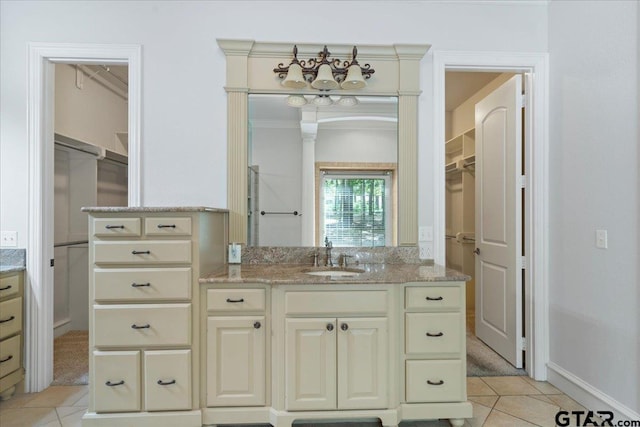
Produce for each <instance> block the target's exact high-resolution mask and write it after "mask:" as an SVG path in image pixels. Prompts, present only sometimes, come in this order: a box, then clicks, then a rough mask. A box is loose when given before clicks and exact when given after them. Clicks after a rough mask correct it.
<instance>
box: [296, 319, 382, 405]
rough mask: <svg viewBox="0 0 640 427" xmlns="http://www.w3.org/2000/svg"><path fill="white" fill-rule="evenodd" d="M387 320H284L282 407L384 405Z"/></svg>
mask: <svg viewBox="0 0 640 427" xmlns="http://www.w3.org/2000/svg"><path fill="white" fill-rule="evenodd" d="M386 334H387V319H385V318H339V319H332V318H326V319H287V320H286V355H285V362H286V378H287V383H286V388H287V392H286V395H287V409H288V410H292V411H296V410H326V409H374V408H385V407H386V406H387V381H388V380H387V368H386V362H387V357H386V355H387V350H388V347H387V340H386Z"/></svg>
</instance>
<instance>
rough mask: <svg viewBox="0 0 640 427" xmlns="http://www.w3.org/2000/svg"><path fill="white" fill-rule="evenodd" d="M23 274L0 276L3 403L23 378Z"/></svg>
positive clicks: (0, 341)
mask: <svg viewBox="0 0 640 427" xmlns="http://www.w3.org/2000/svg"><path fill="white" fill-rule="evenodd" d="M23 292H24V272H23V271H14V272H7V273H2V274H0V400H7V399H9V398H11V397H12V396H13V394H14V393H15V390H16V385H17V384H18V383H20V382H21V381H22V380H23V378H24V368H23V365H22V356H23V345H24V338H23V332H22V331H23V327H24V326H23V325H24V323H23Z"/></svg>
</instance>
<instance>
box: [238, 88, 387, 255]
mask: <svg viewBox="0 0 640 427" xmlns="http://www.w3.org/2000/svg"><path fill="white" fill-rule="evenodd" d="M322 95H325V96H323V98H325V99H324V101H326V100H327V99H326V98H328V99H329V100H330V101H331V105H318V104H317V103H315V102H314V100H315V99H316V95H310V94H305V95H296V98H297V99H294V100H293V101H292V99H291V98H290V95H275V94H250V95H249V151H248V159H249V165H248V166H249V167H250V169H249V171H250V172H249V207H248V209H249V212H251V213H250V215H249V218H248V244H249V245H258V246H315V245H318V244H319V243H318V242H319V241H321V240H322V238H323V237H322V236H320V239H319V238H318V236H317V234H323V232H322V231H318V229H317V226H318V224H316V223H317V221H318V218H317V217H318V216H321V215H322V210H321V209H320V207H319V205H320V203H321V202H320V200H321V199H320V197H319V196H320V192H321V191H322V190H321V189H319V188H318V185H319V184H318V183H319V182H320V180H319V178H318V170H317V168H319V167H320V165H325V166H326V165H337V166H339V167H344V166H345V165H348V166H357V165H360V167H363V165H366V167H369V168H372V167H373V168H375V167H377V165H385V167H388V166H389V165H392V166H393V167H394V168H395V165H396V164H397V151H398V148H397V147H398V141H397V139H398V138H397V121H398V120H397V117H398V102H397V98H396V97H381V96H349V95H347V96H345V95H332V94H324V93H323V94H322ZM327 95H328V96H327ZM302 96H304V98H303V99H299V98H300V97H302ZM342 98H347V101H343V102H341V99H342ZM354 101H355V102H354ZM292 104H294V106H292ZM323 206H324V205H323ZM262 211H265V212H271V213H272V214H266V215H260V212H262ZM294 211H297V212H300V214H301V215H293V214H290V215H288V214H287V212H294ZM387 244H391V242H389V243H387Z"/></svg>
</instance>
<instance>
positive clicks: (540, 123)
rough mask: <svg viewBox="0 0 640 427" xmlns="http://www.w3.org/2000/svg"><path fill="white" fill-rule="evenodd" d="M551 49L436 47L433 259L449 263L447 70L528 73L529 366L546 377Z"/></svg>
mask: <svg viewBox="0 0 640 427" xmlns="http://www.w3.org/2000/svg"><path fill="white" fill-rule="evenodd" d="M548 58H549V54H548V53H519V52H516V53H509V52H462V51H434V53H433V79H434V80H433V102H434V105H433V107H434V126H433V141H434V144H433V158H434V159H435V162H434V168H433V170H434V176H433V182H434V188H433V192H434V212H433V218H434V219H433V222H434V224H433V235H434V260H435V262H436V263H439V264H443V265H444V264H445V206H446V204H445V170H444V169H445V161H444V141H445V72H446V71H447V70H454V71H493V72H496V71H497V72H511V73H526V75H527V79H526V80H525V82H526V87H527V90H529V95H530V96H527V101H526V102H527V104H526V106H525V111H527V120H526V121H527V122H528V123H529V125H525V132H526V135H525V140H526V142H525V147H524V150H525V151H524V152H525V159H526V160H525V161H526V165H525V170H527V171H530V173H528V174H527V176H526V183H525V185H526V188H527V189H529V190H530V191H528V192H526V196H525V217H526V220H525V242H527V244H526V248H525V253H526V254H528V255H527V258H526V259H527V265H526V268H525V293H524V302H525V304H524V305H525V307H524V314H525V337H526V345H527V349H528V350H527V352H526V357H525V366H526V367H527V368H526V369H527V371H528V373H529V375H530V376H531V377H533V378H535V379H536V380H546V378H547V367H546V364H547V362H548V360H549V348H548V347H549V345H548V343H549V314H548V313H549V308H548V256H547V254H548V251H547V248H548V244H549V243H548V242H549V236H548V234H549V231H548V230H549V227H548V224H549V213H548V210H549V208H548V206H549V203H548V194H549V191H548V190H549V182H548V181H549V166H548V164H549V161H548V158H549V154H548V153H549V130H548V126H549V124H548V122H549V65H548Z"/></svg>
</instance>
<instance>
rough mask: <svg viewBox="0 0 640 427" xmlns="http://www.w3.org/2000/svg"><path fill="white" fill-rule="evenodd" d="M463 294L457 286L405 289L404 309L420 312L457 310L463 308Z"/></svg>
mask: <svg viewBox="0 0 640 427" xmlns="http://www.w3.org/2000/svg"><path fill="white" fill-rule="evenodd" d="M462 297H463V292H462V290H461V288H460V287H459V286H424V287H407V288H406V291H405V307H406V308H407V309H412V308H413V309H422V310H434V311H441V310H457V309H459V308H460V307H462V306H463V302H462Z"/></svg>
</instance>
